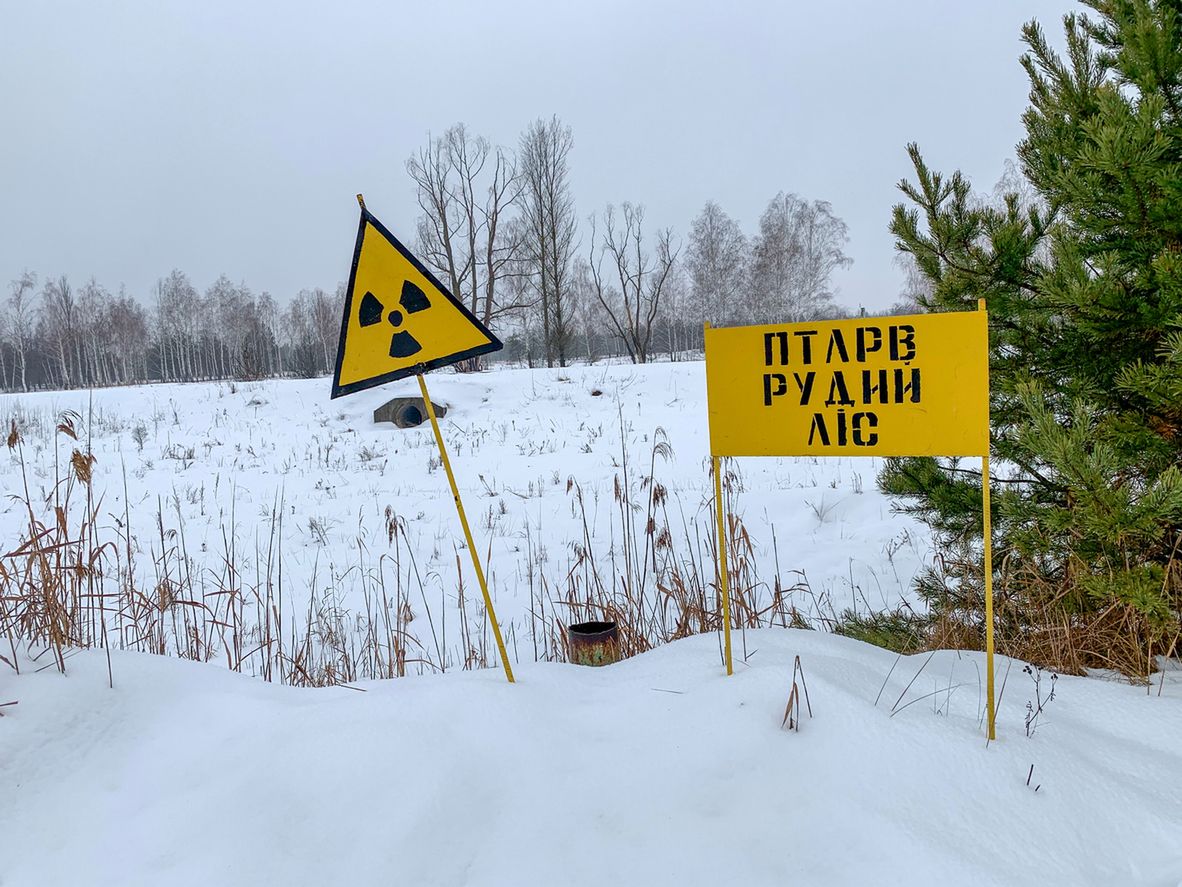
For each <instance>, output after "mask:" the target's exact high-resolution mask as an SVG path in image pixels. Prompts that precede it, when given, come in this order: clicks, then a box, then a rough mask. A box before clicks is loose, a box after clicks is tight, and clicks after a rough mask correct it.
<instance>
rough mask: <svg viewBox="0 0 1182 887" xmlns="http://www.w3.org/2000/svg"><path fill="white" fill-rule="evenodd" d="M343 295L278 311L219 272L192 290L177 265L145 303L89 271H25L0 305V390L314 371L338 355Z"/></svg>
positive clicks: (302, 300) (309, 294)
mask: <svg viewBox="0 0 1182 887" xmlns="http://www.w3.org/2000/svg"><path fill="white" fill-rule="evenodd" d="M342 301H343V293H342V292H341V291H340V289H338V291H337V292H335V293H328V292H325V291H324V290H322V289H313V290H303V291H301V292H300V293H299V294H298V295H297V296H296V297H295V299H293V300H292V301H291V303H290V304H289V305H288V306H287V307H286V308H280V306H279V304H278V303H277V302H276V301H275V299H274V298H273V297H272V296H271V295H270V294H269V293H265V292H264V293H259V294H257V295H256V294H255V293H253V292H251V290H250V289H249V288H248V287H246V286H245V285H242V284H235V283H233V282H232V281H231V280H230V279H229V278H228V277H226V276H225V275H223V276H221V277H219V278H218V279H217V280H216V281H214V283H213V284H212V285H211V286H210V287H209V288H208V289H206V290H205V292H204V293H202V292H199V291H198V290H197V288H196V287H195V286H194V285H193V284H192V283H191V282H190V281H189V278H188V277H187V276H186V275H185V274H184V273H182V272H180V271H173V272H172V273H171V274H169V275H168V276H167V277H165V278H162V279H160V280H158V281H157V282H156V285H155V286H154V287H153V289H152V293H151V298H150V301H149V302H148V303H147V304H144V303H143V302H141V301H139V300H137V299H135V298H132V297H131V296H130V295H128V294H127V293H126V292H124V291H123V289H122V288H121V289H120V290H119V292H117V293H111V292H110V291H108V290H107V289H105V288H104V287H103V286H102V285H101V284H99V283H98V282H97V281H96V280H94V279H93V278H92V279H91V280H89V281H87V282H86V283H85V284H83V285H82V286H75V285H74V284H73V283H71V281H70V280H69V278H67V277H65V276H60V277H54V278H50V279H48V280H46V281H44V282H43V283H40V282H39V281H38V279H37V276H36V275H35V274H33V273H31V272H25V273H24V274H22V275H21V276H20V277H19V278H18V279H16V280H14V281H12V282H11V283H10V285H9V292H8V298H7V304H6V305H5V306H4V308H5V309H6V310H4V311H2V312H0V388H2V389H4V390H6V391H29V390H34V389H38V388H78V387H88V386H92V385H94V386H102V385H129V384H135V383H141V382H195V381H200V380H207V379H229V378H237V379H260V378H266V377H274V376H285V375H287V376H292V375H294V376H307V377H311V376H318V375H323V374H324V373H326V372H328V370H329V368H330V367H331V366H332V362H333V361H334V360H335V357H336V347H337V337H338V334H339V330H340V305H341V303H342Z"/></svg>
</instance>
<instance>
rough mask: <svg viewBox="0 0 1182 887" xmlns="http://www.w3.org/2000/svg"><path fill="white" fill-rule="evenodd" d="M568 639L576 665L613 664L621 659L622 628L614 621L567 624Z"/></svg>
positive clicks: (571, 657) (571, 655)
mask: <svg viewBox="0 0 1182 887" xmlns="http://www.w3.org/2000/svg"><path fill="white" fill-rule="evenodd" d="M566 639H567V646H568V648H569V649H570V661H571V662H573V663H574V664H575V665H611V664H612V663H613V662H618V661H619V659H620V629H619V626H617V625H616V623H614V622H579V623H577V624H575V625H570V626H567V629H566Z"/></svg>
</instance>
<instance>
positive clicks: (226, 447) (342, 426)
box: [0, 362, 930, 668]
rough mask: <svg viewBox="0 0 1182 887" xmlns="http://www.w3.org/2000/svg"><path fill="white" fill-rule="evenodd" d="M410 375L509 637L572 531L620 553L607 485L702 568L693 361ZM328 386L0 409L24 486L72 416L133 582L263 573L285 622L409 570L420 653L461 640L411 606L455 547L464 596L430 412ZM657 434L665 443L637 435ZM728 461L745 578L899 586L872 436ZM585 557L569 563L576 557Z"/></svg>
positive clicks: (820, 589)
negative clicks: (132, 567) (850, 443)
mask: <svg viewBox="0 0 1182 887" xmlns="http://www.w3.org/2000/svg"><path fill="white" fill-rule="evenodd" d="M429 384H430V389H431V394H432V398H433V399H434V400H435V401H437V402H441V403H443V404H446V405H447V407H448V412H447V415H446V417H445V418H444V419H443V428H444V434H445V437H446V439H447V443H448V447H449V450H450V453H451V457H452V462H453V466H454V468H455V471H456V473H457V476H458V479H459V483H460V486H461V489H462V494H463V498H464V502H465V505H466V507H467V509H468V513H469V519H470V520H471V522H472V525H473V531H474V533H475V537H476V544H477V546H478V548H479V549H480V552H481V555H482V556H484V555H487V564H486V565H485V569H486V572H487V573H488V575H489V581H490V585H491V588H492V594H493V597H494V600H495V601H496V605H497V616H498V617H499V619H500V621H501V622H502V623H503V624H504V625H505V627H506V635H507V637H508V638H509V641H510V647H511V655H512V656H514V657H515V658H516V659H517V660H519V661H527V660H528V661H532V660H533V659H534V658H535V655H542V654H541V653H540V652H539V653H535V651H536V650H540V649H541V648H540V646H539V644H538V643H535V642H536V640H537V639H536V638H535V637H534V634H535V633H538V632H540V623H538V621H537V619H536V618H531V613H533V614H534V616H535V617H536V615H537V614H538V613H539V611H546V612H549V611H550V610H552V609H558V610H561V604H560V602H561V600H562V599H563V598H564V597H565V596H567V595H568V594H569V586H570V583H571V581H572V580H571V579H570V575H571V572H572V568H573V567H574V566H575V565H576V563H578V561H579V553H580V552H585V551H586V550H587V549H590V550H591V552H592V553H593V555H594V557H595V558H596V560H597V561H598V563H599V565H600V568H601V570H602V571H603V573H604V574H605V576H606V580H605V581H606V584H607V585H608V586H609V588H610V587H611V586H612V584H613V583H612V578H611V575H608V574H613V573H614V574H615V575H616V576H617V577H618V576H619V575H620V574H621V573H622V572H623V571H624V566H623V564H624V545H623V544H622V539H623V537H624V536H625V535H626V533H625V529H623V528H622V522H621V508H620V504H619V502H618V501H617V496H618V494H617V491H618V490H623V491H624V492H625V495H626V496H627V498H628V499H629V500H630V502H631V503H632V504H633V505H635V506H636V507H635V508H634V509H629V513H630V515H632V516H631V518H630V520H632V521H633V522H635V521H636V520H639V523H640V525H639V526H632V525H629V527H628V528H627V533H628V534H630V535H631V537H632V538H633V539H634V540H635V541H636V545H637V547H638V548H639V549H643V548H644V538H643V537H644V526H643V524H644V520H645V516H646V514H647V509H648V505H649V502H650V496H651V493H652V491H653V489H655V488H656V487H657V486H658V485H659V486H660V487H662V488H664V490H666V491H667V493H668V498H667V500H665V502H664V504H663V506H662V507H661V508H660V509H658V512H659V513H658V514H657V515H656V517H657V523H658V524H660V525H662V526H668V528H669V530H670V539H671V540H672V544H673V546H674V549H675V550H674V551H673V552H672V554H671V556H672V558H673V559H674V560H681V561H683V562H686V561H692V562H693V563H695V564H696V565H697V567H698V569H699V572H701V573H703V574H706V573H709V575H707V576H704V578H705V579H707V580H709V581H713V574H712V569H713V568H712V567H711V566H710V564H711V563H712V560H711V557H710V555H709V551H710V548H711V546H712V545H713V532H714V530H713V523H712V518H713V511H712V504H711V502H712V499H711V497H712V494H713V490H712V480H711V477H710V474H709V459H708V440H707V414H706V399H705V376H704V368H703V364H702V363H701V362H688V363H663V364H652V365H648V366H642V367H633V366H618V365H617V366H592V367H585V366H584V367H573V368H569V369H564V370H557V369H555V370H546V369H537V370H528V369H500V370H494V371H490V372H486V373H481V374H478V375H467V376H465V375H456V374H452V373H449V372H439V373H434V374H432V375H431V377H430V379H429ZM329 388H330V385H329V381H328V380H327V379H315V380H308V381H269V382H257V383H237V384H235V385H232V386H231V385H230V384H228V383H210V384H193V385H153V386H145V387H140V388H120V389H107V390H99V391H95V392H94V393H93V395H91V394H90V393H88V392H79V391H73V392H54V393H38V394H32V395H20V396H17V395H4V396H2V397H0V420H3V421H4V427H5V428H7V427H8V417H9V416H12V415H17V416H19V417H22V419H23V424H24V426H25V427H26V431H27V433H26V440H25V444H24V446H25V449H24V456H25V459H26V462H27V465H28V473H29V477H30V483H31V484H32V486H33V497H34V499H37V500H39V501H42V502H44V501H46V500H49V499H51V498H52V489H53V485H54V483H55V480H56V479H57V478H58V477H59V471H58V470H56V469H55V461H56V463H57V464H61V463H63V462H64V461H65V459H66V458H68V456H69V453H70V448H71V447H72V446H74V444H73V442H72V441H69V440H67V439H65V438H64V437H62V436H61V435H57V436H56V438H55V434H54V427H55V425H56V421H57V416H58V414H59V413H61V412H62V411H64V410H73V411H75V412H76V413H78V414H79V415H80V416H81V420H80V422H79V423H78V424H79V430H80V437H82V439H83V442H89V445H90V447H91V449H92V451H93V452H94V454H95V456H96V457H97V462H96V464H95V466H94V492H95V495H96V498H99V499H101V502H102V505H101V508H100V526H101V528H103V533H102V538H104V539H112V540H119V539H120V537H121V535H122V534H123V524H124V523H125V522H128V521H129V522H130V526H131V533H130V535H131V536H132V539H133V544H132V548H133V552H134V555H135V562H136V572H137V575H138V576H139V577H140V578H139V584H140V585H141V586H143V587H145V588H148V589H151V588H152V587H154V585H155V584H156V583H157V581H158V579H159V575H160V573H161V571H162V569H168V570H171V571H173V573H174V580H175V576H176V574H177V573H184V575H185V576H187V577H189V580H190V581H191V585H192V587H191V588H186V589H185V590H184V593H183V594H182V596H183V597H189V596H190V594H191V595H192V596H193V597H195V598H199V599H201V598H202V597H203V596H204V597H205V598H206V599H211V598H209V596H210V595H214V594H216V593H217V592H219V591H221V590H223V589H225V588H226V587H229V586H232V585H234V584H235V583H237V584H239V585H241V586H243V587H248V588H249V587H254V588H258V587H261V586H262V585H264V584H266V582H267V581H268V579H269V581H270V582H271V584H272V585H274V584H275V582H276V581H278V580H279V579H280V578H281V580H282V583H283V586H284V589H285V592H284V595H283V598H282V608H283V610H284V613H283V619H282V622H283V624H284V626H285V627H286V628H285V630H287V631H290V630H291V629H292V628H293V627H294V626H297V625H299V624H300V623H301V621H306V614H307V613H308V611H309V600H310V599H311V598H315V599H316V602H317V606H316V608H314V609H317V610H320V609H321V606H320V605H321V603H323V600H324V598H325V597H326V596H327V598H328V599H329V601H330V603H331V606H332V609H333V611H334V612H335V613H340V612H347V613H353V614H356V613H360V612H362V611H363V610H364V609H365V597H366V594H367V589H369V592H370V593H372V589H373V588H374V587H376V585H377V582H376V581H375V579H374V576H375V573H381V572H382V571H385V574H386V576H385V577H384V579H385V581H386V582H387V585H388V586H390V587H392V586H394V585H395V584H396V580H397V581H398V582H401V583H402V584H403V586H405V587H408V588H413V592H412V593H409V600H410V603H411V606H412V607H413V609H414V614H413V615H414V616H415V617H416V619H417V621H416V622H415V624H414V626H413V631H415V632H416V633H417V636H418V638H419V640H420V641H422V642H423V644H424V649H425V650H426V651H427V652H426V653H424V657H425V658H429V659H431V660H432V661H435V662H436V664H438V661H439V660H446V662H447V663H448V664H454V663H455V662H457V661H461V662H462V660H463V658H464V654H463V653H462V652H461V651H460V650H459V649H458V648H457V642H456V641H455V639H456V638H458V631H457V630H456V628H455V623H456V621H457V620H455V619H454V618H453V619H452V623H451V624H449V625H447V626H445V628H446V629H447V631H448V632H449V635H448V640H447V642H446V643H444V641H443V640H442V639H441V638H440V637H439V636H438V634H437V635H436V636H435V637H433V638H432V637H431V636H430V635H431V633H430V631H429V628H430V627H431V626H429V625H428V620H427V619H426V618H424V617H426V616H427V615H428V613H427V610H428V609H430V610H431V611H432V612H431V613H430V616H431V617H432V619H433V620H435V621H436V622H438V621H441V620H442V619H443V618H446V617H444V616H443V613H444V611H451V612H453V613H454V609H455V607H456V605H457V604H456V600H457V597H458V586H459V580H458V579H457V553H459V567H458V569H460V570H462V571H463V583H464V587H465V596H466V597H465V600H466V601H468V602H470V606H469V607H468V609H469V611H471V612H473V613H475V612H476V611H477V610H479V609H480V608H479V606H478V604H479V594H478V592H477V591H476V588H477V586H476V583H475V579H474V577H473V575H472V573H471V564H470V563H469V562H468V555H467V553H466V552H465V551H463V547H464V543H463V537H462V534H461V532H460V528H459V523H458V520H457V517H456V514H455V510H454V507H453V504H452V501H451V496H450V493H449V490H448V486H447V480H446V477H445V474H444V472H443V470H442V468H441V467H440V463H439V458H438V452H437V449H436V446H435V441H434V438H433V436H432V433H431V431H430V427H429V426H428V425H424V426H422V427H420V428H417V429H411V430H399V429H396V428H395V427H394V426H393V425H390V424H384V425H378V426H375V424H374V423H373V421H372V412H373V410H374V408H375V407H377V406H379V405H380V404H382V403H384V402H385V401H386V400H387V399H388V398H390V397H392V396H397V395H417V394H418V386H417V384H416V383H415V381H414V380H405V381H403V382H400V383H396V384H391V385H387V386H385V387H383V388H381V389H375V390H371V391H367V392H363V393H360V394H356V395H353V396H350V397H346V398H342V399H339V400H336V401H330V400H329V398H328V393H329ZM137 429H138V431H137ZM137 438H138V440H137ZM661 442H667V444H668V448H667V449H666V448H665V447H664V446H655V445H657V444H658V443H661ZM654 448H655V451H654ZM654 452H655V454H654ZM17 456H18V454H17V453H16V452H9V451H7V450H4V451H3V452H0V485H2V486H3V488H4V489H5V490H6V491H8V490H12V491H18V490H20V489H21V483H22V482H21V479H20V468H19V463H18V460H17ZM729 466H730V470H731V471H732V472H734V473H735V475H736V477H735V479H734V483H733V485H732V496H731V504H732V507H733V509H734V511H735V512H736V513H737V514H739V515H741V516H742V518H743V520H744V523H745V527H746V529H747V531H748V533H749V535H750V538H751V540H752V545H753V558H752V559H751V561H752V563H751V566H752V568H753V570H752V574H751V576H750V580H751V581H750V583H749V584H751V585H753V586H754V594H755V595H757V596H759V597H760V598H761V601H762V602H763V603H764V604H766V603H767V602H768V600H769V595H770V593H771V591H772V590H773V589H774V588H775V587H776V584H777V580H778V583H779V586H780V587H781V588H783V589H795V590H794V591H792V592H791V594H790V595H788V596H787V598H786V601H787V605H790V606H795V607H796V608H797V609H798V610H799V611H801V612H802V613H804V614H805V615H806V616H808V617H809V618H810V619H815V618H817V617H822V618H824V617H832V616H835V615H837V614H840V613H841V612H842V611H843V610H847V609H855V610H857V611H859V612H866V611H868V610H872V609H873V610H880V609H886V608H889V607H892V606H895V605H896V604H898V603H899V602H900V601H902V600H904V599H906V598H907V596H908V594H909V589H910V583H911V580H912V577H913V576H914V574H915V572H916V571H917V570H918V569H919V567H920V565H921V564H922V562H923V559H924V558H925V557H927V556H928V555H929V547H930V546H929V539H928V536H927V535H926V532H925V530H924V529H923V528H922V527H921V526H919V525H918V524H916V523H915V522H913V521H911V520H909V519H907V518H903V517H900V516H898V515H895V514H892V511H891V504H890V501H889V500H888V499H887V498H886V497H884V496H883V495H881V494H880V493H879V492H878V491H877V489H876V487H875V477H876V475H877V472H878V468H879V463H878V460H875V459H851V458H835V459H829V460H818V459H746V460H731V461H730V463H729ZM649 476H651V477H652V479H653V482H652V484H651V485H650V484H649V483H648V482H647V480H646V478H648V477H649ZM125 485H126V486H125ZM125 490H126V495H125ZM580 492H581V494H582V502H581V503H580V501H579V494H580ZM76 499H77V497H76ZM387 509H389V512H388V511H387ZM388 513H389V514H392V515H394V516H396V517H397V518H399V519H400V522H399V524H398V526H399V527H400V528H405V531H406V532H405V536H402V537H401V538H399V539H398V540H391V539H390V537H389V532H388V530H389V522H388V521H387V517H386V516H387V514H388ZM637 515H639V518H638V517H637ZM26 522H27V516H26V513H25V510H24V508H23V505H22V504H21V503H19V502H18V501H15V500H11V499H8V498H7V497H5V498H4V499H3V500H2V501H0V539H2V540H6V541H7V542H10V543H14V542H15V540H16V538H17V537H18V536H19V535H20V533H21V532H22V529H23V528H24V527H25V524H26ZM584 522H586V525H585V524H584ZM174 530H175V531H176V534H175V535H174V534H173V533H172V531H174ZM397 542H401V543H402V547H399V546H398V545H397V544H396V543H397ZM124 547H125V546H124V543H123V542H122V541H119V542H118V544H117V545H116V546H115V547H114V549H113V552H114V553H115V554H119V555H120V556H122V552H123V550H124ZM407 549H409V554H410V555H412V556H413V557H414V558H415V559H416V560H415V562H414V563H413V564H412V563H411V562H410V560H409V558H408V553H407ZM395 559H396V560H397V563H396V564H395ZM227 561H233V562H234V564H235V570H234V575H233V576H228V575H227V568H226V562H227ZM279 562H281V563H282V575H281V576H279V571H278V568H277V566H276V565H277V564H278V563H279ZM178 563H183V564H184V565H185V568H184V569H183V570H179V569H178V567H177V565H178ZM584 573H585V571H584V570H578V571H576V574H577V575H576V576H575V580H574V581H581V579H582V578H583V577H584ZM399 574H401V578H400V579H399V578H398V576H399ZM648 582H649V583H650V584H652V577H651V571H650V576H649V577H648ZM617 584H618V583H617ZM650 593H651V590H650ZM391 594H393V592H391ZM543 598H546V599H545V600H543ZM555 602H559V603H558V604H556V603H555ZM559 615H560V616H561V615H562V614H561V612H560V614H559ZM472 618H473V619H475V620H477V621H478V618H479V617H478V616H473V617H472ZM434 628H436V629H437V632H438V630H439V629H440V626H434ZM297 633H298V632H297ZM214 658H217V657H214ZM419 667H420V668H422V666H419Z"/></svg>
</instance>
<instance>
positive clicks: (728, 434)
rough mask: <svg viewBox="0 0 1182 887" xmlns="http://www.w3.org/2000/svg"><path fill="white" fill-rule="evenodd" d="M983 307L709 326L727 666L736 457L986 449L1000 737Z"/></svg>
mask: <svg viewBox="0 0 1182 887" xmlns="http://www.w3.org/2000/svg"><path fill="white" fill-rule="evenodd" d="M978 308H979V310H977V311H973V312H957V313H947V314H921V315H911V316H906V317H881V318H858V319H855V320H835V321H817V322H810V323H796V324H782V325H770V326H748V327H728V328H720V329H713V328H711V327H710V326H709V325H707V327H706V333H705V335H706V389H707V400H708V404H709V407H708V408H709V415H710V454H711V457H712V462H713V466H714V490H715V498H716V500H717V504H716V511H717V520H718V545H719V559H720V576H719V579H720V591H721V597H722V609H723V623H724V626H725V629H724V635H725V650H726V668H727V674H732V673H733V667H732V661H731V645H730V614H729V597H730V592H729V580H728V576H727V562H726V560H727V559H726V518H725V508H724V504H723V498H722V474H721V459H722V457H725V456H841V455H846V456H980V457H981V460H982V462H981V467H982V476H983V477H982V480H983V487H982V495H983V500H984V501H983V507H984V520H985V584H986V604H985V606H986V627H985V633H986V642H985V646H986V659H987V671H988V680H987V683H988V696H989V700H988V706H989V711H988V715H989V737H990V739H992V738H994V737H995V724H994V721H995V711H994V693H993V569H992V557H993V548H992V544H991V539H990V536H991V528H990V516H989V331H988V316H987V314H986V312H985V305H984V301H982V302H980V303H979V306H978Z"/></svg>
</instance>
